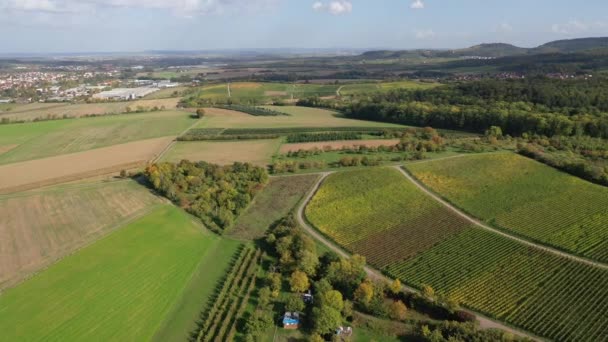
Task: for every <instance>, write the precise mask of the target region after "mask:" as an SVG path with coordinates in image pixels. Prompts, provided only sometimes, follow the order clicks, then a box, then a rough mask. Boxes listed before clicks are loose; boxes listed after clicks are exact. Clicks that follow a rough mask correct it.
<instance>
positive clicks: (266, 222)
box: [229, 175, 319, 240]
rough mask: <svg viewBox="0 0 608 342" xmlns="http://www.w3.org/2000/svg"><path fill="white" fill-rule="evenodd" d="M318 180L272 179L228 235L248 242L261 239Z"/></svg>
mask: <svg viewBox="0 0 608 342" xmlns="http://www.w3.org/2000/svg"><path fill="white" fill-rule="evenodd" d="M318 178H319V176H318V175H308V176H292V177H275V178H271V179H270V182H269V183H268V185H266V187H265V188H264V190H263V191H262V192H260V193H259V194H257V195H256V197H255V199H254V200H253V203H252V204H251V205H250V206H249V208H248V209H247V210H246V211H245V212H244V213H243V214H241V215H240V216H239V218H238V219H237V221H236V223H235V225H234V227H233V228H232V229H231V231H230V232H229V235H231V236H234V237H235V238H239V239H248V240H253V239H256V238H260V237H263V236H264V234H265V233H266V230H268V228H269V227H270V226H271V225H272V224H273V223H275V222H276V221H278V220H280V219H281V218H283V217H285V216H287V214H288V213H289V212H290V211H291V210H292V209H294V208H295V206H296V205H297V204H298V202H299V201H300V200H301V199H302V198H303V197H304V196H305V195H306V193H307V192H308V191H309V190H310V189H311V188H312V186H313V185H314V184H315V182H316V181H317V179H318Z"/></svg>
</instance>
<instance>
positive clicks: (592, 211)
mask: <svg viewBox="0 0 608 342" xmlns="http://www.w3.org/2000/svg"><path fill="white" fill-rule="evenodd" d="M408 169H409V170H410V171H411V172H412V173H413V174H414V176H416V177H417V178H418V179H419V180H421V181H422V182H423V183H424V184H426V185H427V186H428V187H429V188H431V189H433V190H434V191H436V192H437V193H439V194H440V195H442V196H445V197H446V198H447V199H448V200H450V201H451V202H453V203H455V204H456V205H458V206H459V207H461V208H463V209H464V210H466V211H467V212H469V213H471V214H473V215H475V216H477V217H479V218H481V219H483V220H485V221H486V222H488V223H489V224H492V225H494V226H497V227H499V228H502V229H504V230H507V231H510V232H514V233H516V234H518V235H521V236H524V237H527V238H530V239H533V240H535V241H539V242H542V243H545V244H548V245H551V246H555V247H557V248H560V249H563V250H566V251H569V252H572V253H576V254H579V255H583V256H586V257H588V258H592V259H596V260H600V261H608V188H606V187H603V186H600V185H595V184H591V183H589V182H586V181H584V180H581V179H579V178H577V177H573V176H570V175H568V174H566V173H563V172H560V171H557V170H555V169H553V168H551V167H548V166H546V165H544V164H541V163H538V162H536V161H533V160H531V159H528V158H525V157H522V156H519V155H516V154H511V153H503V154H485V155H472V156H467V157H463V158H455V159H450V160H443V161H436V162H429V163H421V164H414V165H410V166H408Z"/></svg>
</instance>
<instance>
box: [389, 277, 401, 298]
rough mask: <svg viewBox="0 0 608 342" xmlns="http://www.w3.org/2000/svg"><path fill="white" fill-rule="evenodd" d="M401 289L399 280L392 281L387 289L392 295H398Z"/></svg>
mask: <svg viewBox="0 0 608 342" xmlns="http://www.w3.org/2000/svg"><path fill="white" fill-rule="evenodd" d="M402 288H403V285H401V281H400V280H399V279H395V280H393V282H392V283H391V285H390V286H389V289H390V290H391V293H392V294H393V295H398V294H399V292H401V290H402Z"/></svg>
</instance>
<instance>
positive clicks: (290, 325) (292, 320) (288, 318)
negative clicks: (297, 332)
mask: <svg viewBox="0 0 608 342" xmlns="http://www.w3.org/2000/svg"><path fill="white" fill-rule="evenodd" d="M283 328H285V329H299V328H300V315H299V314H298V313H297V312H293V313H292V312H286V313H285V315H284V316H283Z"/></svg>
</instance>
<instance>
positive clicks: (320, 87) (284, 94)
mask: <svg viewBox="0 0 608 342" xmlns="http://www.w3.org/2000/svg"><path fill="white" fill-rule="evenodd" d="M339 87H340V86H339V85H335V84H328V85H325V84H293V83H267V82H266V83H265V82H235V83H230V95H231V96H230V98H231V99H233V100H241V101H268V100H271V99H274V98H282V99H290V98H292V97H293V98H302V97H309V96H333V95H336V90H337V89H338V88H339ZM197 96H198V97H200V98H203V99H224V100H225V99H228V84H226V83H222V84H218V85H212V86H207V87H203V88H201V89H200V90H199V93H198V95H197Z"/></svg>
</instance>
